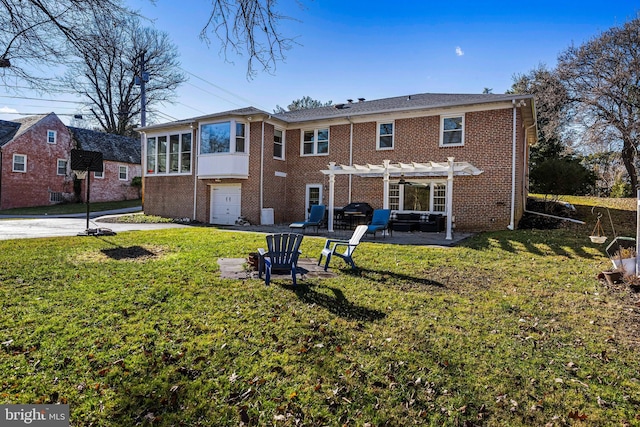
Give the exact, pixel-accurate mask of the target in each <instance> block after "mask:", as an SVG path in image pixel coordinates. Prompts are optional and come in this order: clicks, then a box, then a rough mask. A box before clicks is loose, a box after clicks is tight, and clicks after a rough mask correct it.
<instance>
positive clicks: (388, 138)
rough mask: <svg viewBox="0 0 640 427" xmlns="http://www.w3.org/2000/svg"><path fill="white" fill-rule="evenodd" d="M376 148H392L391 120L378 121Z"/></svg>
mask: <svg viewBox="0 0 640 427" xmlns="http://www.w3.org/2000/svg"><path fill="white" fill-rule="evenodd" d="M377 139H378V145H377V148H378V150H391V149H393V122H390V123H378V138H377Z"/></svg>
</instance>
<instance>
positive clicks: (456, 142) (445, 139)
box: [440, 114, 464, 147]
mask: <svg viewBox="0 0 640 427" xmlns="http://www.w3.org/2000/svg"><path fill="white" fill-rule="evenodd" d="M461 145H464V115H463V114H458V115H450V116H440V146H441V147H456V146H461Z"/></svg>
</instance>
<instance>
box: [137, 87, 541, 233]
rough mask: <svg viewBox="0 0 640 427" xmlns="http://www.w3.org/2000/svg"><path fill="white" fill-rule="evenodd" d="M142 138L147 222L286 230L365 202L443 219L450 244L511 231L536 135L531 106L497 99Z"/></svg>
mask: <svg viewBox="0 0 640 427" xmlns="http://www.w3.org/2000/svg"><path fill="white" fill-rule="evenodd" d="M139 130H140V131H141V132H143V134H144V139H145V141H146V143H145V144H144V154H143V156H144V168H145V172H144V178H143V179H144V181H145V212H146V213H148V214H154V215H161V216H165V217H187V218H192V219H195V220H197V221H201V222H204V223H212V224H233V223H235V221H236V220H237V219H238V218H239V217H243V218H245V219H247V220H248V221H249V222H251V223H260V222H263V223H268V222H270V221H274V222H275V223H288V222H292V221H295V220H300V219H302V218H305V217H306V213H307V212H308V209H309V207H310V206H311V205H313V204H318V203H322V204H325V205H327V207H328V208H329V212H332V209H333V208H334V207H336V206H344V205H346V204H348V203H350V202H368V203H369V204H370V205H371V206H373V207H374V208H389V209H392V211H393V212H415V213H426V212H428V213H440V214H443V215H444V216H446V218H447V233H448V234H449V235H450V233H451V230H452V229H453V228H456V229H460V230H474V231H481V230H499V229H505V228H509V229H513V228H514V227H515V226H516V225H517V222H518V220H519V219H520V217H521V216H522V213H523V211H524V203H525V199H526V194H527V182H528V175H527V174H528V144H530V143H533V142H534V141H535V139H536V134H537V131H536V127H535V106H534V101H533V97H532V96H530V95H498V94H471V95H456V94H417V95H410V96H402V97H394V98H386V99H380V100H372V101H365V100H364V99H360V100H359V101H357V102H353V101H351V100H349V101H348V102H347V103H345V104H336V105H332V106H328V107H320V108H314V109H308V110H299V111H291V112H285V113H282V114H271V113H268V112H265V111H261V110H258V109H256V108H253V107H249V108H243V109H238V110H232V111H226V112H221V113H216V114H210V115H206V116H201V117H195V118H192V119H187V120H181V121H176V122H170V123H165V124H158V125H152V126H147V127H145V128H142V129H139ZM330 217H331V216H330ZM329 221H330V223H329V227H330V229H331V218H329Z"/></svg>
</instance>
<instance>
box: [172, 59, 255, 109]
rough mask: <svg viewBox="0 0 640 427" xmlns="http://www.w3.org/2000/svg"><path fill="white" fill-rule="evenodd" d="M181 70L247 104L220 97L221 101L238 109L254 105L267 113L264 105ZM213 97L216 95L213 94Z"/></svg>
mask: <svg viewBox="0 0 640 427" xmlns="http://www.w3.org/2000/svg"><path fill="white" fill-rule="evenodd" d="M180 69H181V70H182V71H184V72H185V73H187V74H189V75H190V76H193V77H195V78H196V79H198V80H201V81H203V82H205V83H207V84H208V85H211V86H213V87H215V88H216V89H218V90H221V91H223V92H225V93H227V94H229V95H231V96H233V97H235V98H238V99H239V100H241V101H242V102H244V103H245V104H244V105H241V104H237V103H235V102H231V101H229V100H228V99H224V98H222V97H220V96H218V97H219V98H220V99H222V100H224V101H227V102H231V103H232V104H233V105H236V106H238V107H244V106H249V105H253V106H256V107H259V108H262V109H263V110H265V111H267V109H266V108H265V107H264V106H263V105H260V104H258V103H257V102H252V101H250V100H248V99H247V98H244V97H242V96H240V95H238V94H237V93H233V92H231V91H230V90H227V89H225V88H223V87H221V86H218V85H217V84H215V83H212V82H210V81H209V80H207V79H205V78H203V77H200V76H197V75H195V74H193V73H192V72H191V71H187V70H185V69H184V68H182V67H180ZM188 84H190V83H188ZM191 85H192V86H194V87H196V88H197V86H195V85H193V84H191ZM198 89H200V88H198ZM212 95H214V94H212ZM214 96H217V95H214Z"/></svg>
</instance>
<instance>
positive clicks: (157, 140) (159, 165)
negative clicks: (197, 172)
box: [146, 132, 192, 175]
mask: <svg viewBox="0 0 640 427" xmlns="http://www.w3.org/2000/svg"><path fill="white" fill-rule="evenodd" d="M146 148H147V150H146V151H147V152H146V159H147V175H157V174H180V173H190V172H191V149H192V144H191V132H185V133H176V134H170V135H157V136H149V137H147V147H146Z"/></svg>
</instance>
